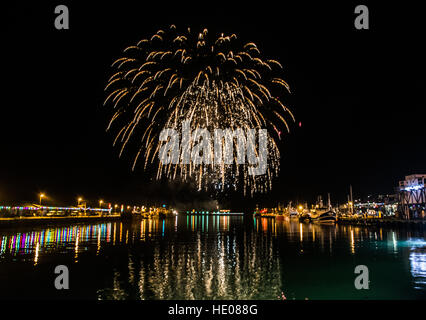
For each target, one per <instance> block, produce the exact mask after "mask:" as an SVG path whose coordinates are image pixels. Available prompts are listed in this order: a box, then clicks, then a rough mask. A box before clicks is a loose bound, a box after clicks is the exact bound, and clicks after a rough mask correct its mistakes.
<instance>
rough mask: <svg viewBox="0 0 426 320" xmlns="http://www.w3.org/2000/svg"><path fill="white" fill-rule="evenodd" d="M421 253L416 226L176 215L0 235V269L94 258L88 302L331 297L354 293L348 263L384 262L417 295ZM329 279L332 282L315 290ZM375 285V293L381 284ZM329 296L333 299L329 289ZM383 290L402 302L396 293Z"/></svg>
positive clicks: (425, 261)
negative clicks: (100, 264)
mask: <svg viewBox="0 0 426 320" xmlns="http://www.w3.org/2000/svg"><path fill="white" fill-rule="evenodd" d="M425 248H426V242H425V241H424V234H423V230H417V231H416V230H408V231H407V230H392V229H384V228H374V229H372V228H370V229H369V228H366V227H361V226H349V225H337V226H334V225H318V224H307V223H300V222H299V221H297V220H290V219H284V218H280V219H271V218H247V217H246V218H243V217H241V216H240V217H230V216H195V215H182V216H179V217H175V218H171V219H164V220H160V219H142V220H136V221H133V222H109V223H102V224H93V225H76V226H70V227H58V228H46V229H40V230H32V231H28V232H26V231H22V230H16V231H14V230H10V231H8V232H6V231H0V273H1V270H2V268H3V267H5V266H7V265H8V264H9V263H12V262H23V263H24V262H25V263H27V262H28V263H31V264H32V265H33V268H34V270H38V269H37V268H43V267H46V268H48V267H49V268H50V264H49V263H55V261H57V260H59V259H62V258H61V257H64V256H66V257H70V259H72V261H73V262H74V263H75V264H83V265H84V266H86V264H87V267H90V266H89V264H90V263H91V262H92V261H95V260H94V259H98V260H96V261H99V259H100V261H104V263H103V267H102V268H99V269H98V270H99V273H98V274H97V276H99V277H100V278H101V279H102V281H101V283H100V284H99V282H98V283H95V284H87V286H88V290H92V291H91V292H93V296H94V297H95V298H97V299H277V297H278V296H280V295H281V292H284V293H285V294H286V296H287V297H289V298H292V297H293V298H296V299H304V298H305V297H309V298H324V297H326V298H327V297H331V298H333V297H334V298H335V299H339V298H341V297H343V296H347V297H356V292H355V293H354V292H353V288H352V283H353V279H352V278H349V281H347V282H348V283H349V285H347V286H346V285H345V282H343V281H346V280H345V279H346V278H344V277H345V276H341V277H342V279H344V280H342V281H340V278H338V276H339V275H338V274H337V273H336V272H335V270H337V271H338V272H341V273H342V274H349V275H350V276H351V275H352V274H353V265H354V263H358V262H357V261H359V262H360V263H361V264H363V263H366V264H368V263H370V265H372V267H373V268H374V267H375V265H377V268H378V272H382V271H381V270H384V269H383V267H384V266H385V267H386V268H387V269H389V270H396V272H398V274H401V275H403V274H407V273H408V274H410V273H411V275H412V278H410V279H407V278H403V277H402V276H401V280H400V281H402V282H404V284H405V283H408V284H409V283H412V287H413V288H415V289H416V290H420V291H422V292H425V291H426V252H425V250H426V249H425ZM83 253H84V257H85V259H82V258H81V257H82V255H83ZM110 257H115V260H111V259H110ZM372 257H374V260H371V259H372ZM107 259H110V260H107ZM52 261H53V262H52ZM106 261H108V262H106ZM408 261H409V264H408ZM45 264H46V266H45ZM408 265H409V266H408ZM332 268H336V269H332ZM404 268H405V269H404ZM407 268H409V269H410V270H408V269H407ZM333 270H334V271H333ZM348 270H350V271H348ZM392 272H393V271H392ZM373 274H374V272H373ZM331 275H332V276H333V277H335V281H334V282H333V283H328V282H326V285H325V286H322V284H323V283H322V282H321V281H322V279H325V280H324V281H326V280H327V279H329V277H330V276H331ZM385 280H386V281H388V279H387V278H386V279H384V280H383V281H385ZM375 285H376V288H377V287H379V288H380V279H379V280H376V282H375ZM383 285H385V282H383ZM333 286H334V287H333ZM327 290H329V291H327ZM333 290H334V291H335V292H336V294H335V295H333V294H334V293H328V292H334V291H333ZM351 290H352V291H351ZM355 291H356V290H355ZM299 292H301V293H299ZM369 294H371V297H372V298H382V295H383V293H381V292H379V291H377V293H376V292H375V291H374V290H370V293H369ZM386 294H388V295H391V294H394V295H396V296H395V298H402V297H400V296H397V295H398V294H399V295H400V294H401V293H399V292H397V291H395V293H392V292H387V293H386Z"/></svg>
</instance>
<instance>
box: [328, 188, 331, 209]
mask: <svg viewBox="0 0 426 320" xmlns="http://www.w3.org/2000/svg"><path fill="white" fill-rule="evenodd" d="M328 209H329V210H331V201H330V192H329V193H328Z"/></svg>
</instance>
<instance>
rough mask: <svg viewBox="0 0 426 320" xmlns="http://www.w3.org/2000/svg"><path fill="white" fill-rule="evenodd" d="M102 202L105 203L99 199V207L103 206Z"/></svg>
mask: <svg viewBox="0 0 426 320" xmlns="http://www.w3.org/2000/svg"><path fill="white" fill-rule="evenodd" d="M102 203H104V201H103V200H99V207H100V208H102Z"/></svg>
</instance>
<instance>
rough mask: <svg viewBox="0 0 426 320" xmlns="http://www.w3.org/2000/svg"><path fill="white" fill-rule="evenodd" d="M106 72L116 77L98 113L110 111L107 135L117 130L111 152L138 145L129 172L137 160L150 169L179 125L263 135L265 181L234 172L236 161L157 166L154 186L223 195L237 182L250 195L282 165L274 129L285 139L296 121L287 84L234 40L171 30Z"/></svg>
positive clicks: (250, 47) (277, 68)
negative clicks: (165, 134) (185, 186)
mask: <svg viewBox="0 0 426 320" xmlns="http://www.w3.org/2000/svg"><path fill="white" fill-rule="evenodd" d="M112 67H113V68H114V73H113V75H112V76H111V77H110V78H109V80H108V83H107V85H106V87H105V92H106V99H105V101H104V105H106V104H109V105H112V107H113V110H114V114H113V116H112V118H111V120H110V123H109V124H108V128H107V130H110V129H111V128H112V127H116V128H117V131H118V134H117V135H116V137H115V139H114V145H115V144H117V143H119V144H120V145H121V148H120V156H121V155H122V153H123V152H124V150H125V149H126V147H127V146H128V145H129V143H131V141H135V142H136V143H137V146H138V149H137V152H136V156H135V158H134V162H133V169H134V168H135V166H136V164H137V162H138V160H139V159H140V158H141V155H143V157H144V158H145V159H144V160H145V161H144V167H145V168H146V167H147V166H148V165H150V164H153V163H154V162H155V159H156V157H157V156H158V154H159V150H160V147H161V144H160V143H159V134H160V132H161V130H162V129H164V128H171V129H175V130H178V131H179V132H180V130H181V129H182V124H183V123H184V121H185V120H189V123H190V129H191V130H192V131H193V130H196V129H207V130H208V131H209V132H213V130H214V129H231V131H232V130H234V131H235V130H239V129H242V130H240V131H239V132H241V134H245V133H246V132H247V131H248V130H249V129H260V128H266V129H268V137H267V139H268V140H267V141H268V154H267V155H265V156H267V163H268V166H267V172H266V174H265V175H262V176H253V175H249V174H248V168H249V165H248V164H237V155H236V154H235V155H234V160H235V163H233V164H227V163H224V162H223V161H222V162H221V163H214V164H198V165H197V164H193V163H190V164H182V163H179V164H162V163H161V162H160V161H159V162H158V168H157V178H161V177H162V176H163V175H165V176H166V177H168V178H169V179H175V178H177V177H180V178H181V179H183V180H189V179H193V180H195V181H196V182H197V185H198V188H199V189H203V188H204V189H208V188H209V187H210V186H213V187H214V188H215V189H221V190H224V189H226V188H229V187H234V188H236V187H237V181H238V179H240V178H242V179H243V186H244V193H246V191H247V189H248V190H249V191H250V193H251V194H253V193H254V192H265V191H268V190H270V189H271V188H272V179H273V177H275V176H277V175H278V171H279V164H280V163H279V159H280V152H279V149H278V146H277V143H278V140H279V139H281V129H280V128H281V127H283V126H284V127H285V128H286V130H287V131H289V125H288V123H287V118H288V117H290V119H292V121H294V117H293V114H292V113H291V111H290V110H289V109H288V108H287V107H286V106H285V105H284V104H283V103H282V101H281V99H280V96H282V94H283V92H284V91H288V92H290V88H289V85H288V84H287V82H286V81H284V80H283V79H281V78H280V77H279V74H280V72H282V66H281V64H280V63H279V62H278V61H276V60H264V59H262V57H261V54H260V51H259V49H258V48H257V46H256V44H254V43H252V42H249V43H246V44H242V43H241V42H240V41H239V40H238V38H237V36H236V35H235V34H232V35H230V36H225V35H224V34H220V35H219V36H218V37H212V36H209V34H208V31H207V29H204V30H203V31H202V32H200V33H194V32H191V30H190V29H188V30H186V31H185V32H183V33H178V31H177V30H176V27H175V26H174V25H172V26H170V28H168V29H167V30H166V31H164V30H159V31H158V32H157V33H156V34H154V35H153V36H152V37H151V38H149V39H143V40H141V41H139V42H138V43H137V45H134V46H130V47H128V48H126V49H125V50H124V51H123V57H121V58H119V59H117V60H116V61H115V62H114V63H113V64H112ZM229 134H230V133H229V132H227V135H228V136H227V135H225V137H223V142H225V141H226V139H227V138H228V139H231V141H234V139H235V140H236V143H237V145H238V143H239V142H238V141H239V140H238V138H239V137H238V136H237V137H235V136H231V137H230V136H229ZM191 143H192V142H191ZM192 146H193V145H191V147H192ZM180 151H181V152H182V150H180ZM210 153H211V154H210V155H208V156H209V157H214V151H213V148H211V152H210ZM181 154H182V153H181ZM256 156H264V155H260V154H256Z"/></svg>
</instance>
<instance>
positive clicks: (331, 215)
mask: <svg viewBox="0 0 426 320" xmlns="http://www.w3.org/2000/svg"><path fill="white" fill-rule="evenodd" d="M310 221H312V222H316V223H332V224H334V223H336V221H337V215H336V212H334V210H333V209H332V207H331V201H330V194H328V206H327V207H323V205H322V199H321V197H319V204H318V205H317V206H316V209H315V210H314V212H313V213H312V215H311V220H310Z"/></svg>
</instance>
